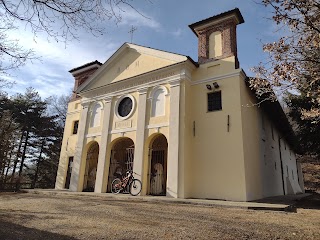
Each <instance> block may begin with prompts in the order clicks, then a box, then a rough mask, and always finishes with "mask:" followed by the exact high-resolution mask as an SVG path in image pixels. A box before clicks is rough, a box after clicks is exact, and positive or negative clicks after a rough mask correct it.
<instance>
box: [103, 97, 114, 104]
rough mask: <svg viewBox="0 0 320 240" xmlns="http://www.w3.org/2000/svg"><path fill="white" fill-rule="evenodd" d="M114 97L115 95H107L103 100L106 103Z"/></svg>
mask: <svg viewBox="0 0 320 240" xmlns="http://www.w3.org/2000/svg"><path fill="white" fill-rule="evenodd" d="M112 99H113V96H106V97H104V98H103V100H104V102H105V103H109V102H111V101H112Z"/></svg>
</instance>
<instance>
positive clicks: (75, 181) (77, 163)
mask: <svg viewBox="0 0 320 240" xmlns="http://www.w3.org/2000/svg"><path fill="white" fill-rule="evenodd" d="M89 104H90V102H85V103H81V105H82V111H81V115H80V120H79V127H78V142H77V145H76V149H75V154H74V158H73V165H72V174H71V180H70V188H69V189H70V190H71V191H73V192H80V191H82V186H81V184H80V174H81V173H82V172H83V171H82V165H83V164H81V160H82V154H83V147H84V140H85V133H86V126H87V118H88V109H89Z"/></svg>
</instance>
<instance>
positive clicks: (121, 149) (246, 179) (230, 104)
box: [56, 9, 304, 201]
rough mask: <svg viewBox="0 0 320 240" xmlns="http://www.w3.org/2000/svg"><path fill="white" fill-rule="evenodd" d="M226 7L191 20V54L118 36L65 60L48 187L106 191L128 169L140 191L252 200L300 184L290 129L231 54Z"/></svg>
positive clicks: (236, 14)
mask: <svg viewBox="0 0 320 240" xmlns="http://www.w3.org/2000/svg"><path fill="white" fill-rule="evenodd" d="M242 23H244V19H243V17H242V15H241V13H240V11H239V9H234V10H231V11H228V12H224V13H221V14H219V15H216V16H213V17H210V18H208V19H205V20H202V21H199V22H196V23H193V24H191V25H190V26H189V27H190V28H191V30H192V31H193V32H194V34H195V37H197V38H198V60H197V62H196V61H194V60H192V59H191V58H190V57H188V56H184V55H181V54H176V53H171V52H166V51H163V50H157V49H153V48H149V47H143V46H139V45H136V44H131V43H124V44H123V45H122V46H121V47H120V48H119V49H118V50H117V51H116V52H115V53H114V54H113V55H112V56H111V57H110V58H109V59H108V60H107V61H106V62H105V63H103V64H102V63H100V62H98V61H94V62H90V63H88V64H85V65H83V66H80V67H77V68H74V69H72V70H70V73H71V74H72V75H73V77H74V79H75V87H74V95H73V98H72V100H71V101H70V103H69V105H68V113H67V119H66V123H65V130H64V136H63V142H62V148H61V155H60V162H59V169H58V173H57V179H56V189H69V191H75V192H81V191H94V192H96V193H105V192H110V185H111V182H112V181H113V179H115V178H117V177H119V176H121V175H124V174H125V173H126V171H127V170H133V171H134V176H135V178H138V179H140V180H141V181H142V191H141V195H163V196H168V197H174V198H200V199H223V200H234V201H251V200H255V199H261V198H264V197H268V196H275V195H284V194H296V193H301V192H303V188H304V187H303V177H302V172H301V168H300V165H299V164H298V163H297V161H296V158H295V152H294V150H293V146H294V142H293V139H294V134H293V131H292V128H291V126H290V124H289V122H288V120H287V118H286V116H285V114H284V112H283V110H282V108H281V106H280V104H279V103H278V102H267V101H265V102H262V103H260V100H258V99H257V98H256V95H255V94H254V92H253V91H252V90H251V89H250V88H249V86H248V77H247V76H246V74H245V72H244V71H243V70H242V69H241V68H240V63H239V61H238V57H237V31H236V30H237V25H239V24H242Z"/></svg>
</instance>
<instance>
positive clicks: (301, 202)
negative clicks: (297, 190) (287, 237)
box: [253, 192, 320, 210]
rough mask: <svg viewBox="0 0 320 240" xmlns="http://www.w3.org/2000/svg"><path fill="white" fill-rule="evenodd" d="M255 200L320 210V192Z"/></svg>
mask: <svg viewBox="0 0 320 240" xmlns="http://www.w3.org/2000/svg"><path fill="white" fill-rule="evenodd" d="M253 202H258V203H272V204H285V205H291V206H294V207H296V208H303V209H318V210H320V194H319V193H317V192H312V193H308V194H300V195H299V194H298V195H284V196H283V195H282V196H275V197H267V198H263V199H259V200H255V201H253Z"/></svg>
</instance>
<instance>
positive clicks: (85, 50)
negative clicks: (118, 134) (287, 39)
mask: <svg viewBox="0 0 320 240" xmlns="http://www.w3.org/2000/svg"><path fill="white" fill-rule="evenodd" d="M257 1H258V0H257ZM133 4H134V6H135V7H136V8H137V9H138V10H139V12H141V13H142V14H144V15H145V16H148V18H145V17H143V16H141V15H140V14H139V13H137V12H135V11H134V10H132V9H125V12H123V15H122V22H120V23H119V24H118V25H115V24H114V22H113V21H106V22H105V28H106V33H105V34H104V35H102V36H99V37H94V36H92V35H90V34H87V33H85V32H81V31H80V32H78V35H79V36H80V41H77V40H75V41H72V42H68V43H67V45H65V44H64V43H63V42H61V43H56V42H55V41H54V40H53V39H48V38H47V37H46V36H45V35H43V36H42V35H38V36H37V37H36V38H34V36H33V35H32V34H31V33H30V31H28V29H25V28H20V29H19V31H17V32H13V33H10V37H12V38H13V39H20V44H21V45H22V46H24V47H26V48H32V49H33V50H34V51H35V53H36V54H37V56H41V58H40V60H34V61H32V62H28V63H27V64H26V65H25V66H24V67H21V68H20V69H18V70H15V71H13V72H11V76H9V77H8V79H10V80H14V81H15V82H16V84H15V85H14V86H13V88H12V89H9V90H7V91H8V92H9V93H10V94H14V93H16V92H24V91H25V89H26V88H27V87H30V86H31V87H34V88H35V89H36V90H37V91H38V92H39V93H40V95H41V96H42V97H44V98H45V97H49V96H51V95H60V94H68V93H69V92H70V91H71V89H72V87H73V83H74V80H73V77H72V76H71V74H70V73H69V72H68V71H69V70H70V69H72V68H75V67H78V66H80V65H82V64H85V63H87V62H91V61H94V60H98V61H100V62H102V63H103V62H105V61H106V60H107V59H108V58H109V57H110V56H111V55H112V53H114V52H115V51H116V50H117V49H118V48H119V47H120V46H121V45H122V44H123V43H124V42H130V34H129V33H128V31H129V30H130V28H131V26H132V25H134V26H135V27H137V31H135V33H134V36H133V43H136V44H139V45H143V46H148V47H152V48H156V49H161V50H165V51H170V52H175V53H179V54H183V55H188V56H190V57H191V58H193V59H194V60H195V61H197V40H198V39H197V37H196V36H195V35H194V33H193V32H192V31H191V30H190V28H189V27H188V25H189V24H192V23H194V22H197V21H200V20H203V19H205V18H208V17H211V16H213V15H217V14H219V13H221V12H225V11H228V10H231V9H234V8H236V7H238V8H239V9H240V11H241V13H242V15H243V17H244V20H245V23H244V24H241V25H239V26H238V29H237V33H238V57H239V61H240V67H241V68H243V69H244V70H245V72H246V73H247V74H248V75H252V73H251V72H250V68H251V67H253V66H255V65H257V64H258V63H259V62H260V61H263V60H264V59H265V57H266V55H265V54H264V53H263V51H262V42H264V43H266V42H272V41H274V40H275V39H277V36H278V35H280V34H281V32H276V31H275V30H276V26H275V24H274V23H273V22H272V21H271V20H268V19H267V18H268V17H270V15H271V12H270V10H269V9H267V8H265V7H263V6H261V5H259V4H257V3H255V0H201V1H195V0H184V1H177V0H176V1H174V0H171V1H169V0H152V3H150V2H149V1H147V0H145V1H142V0H135V1H133Z"/></svg>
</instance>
